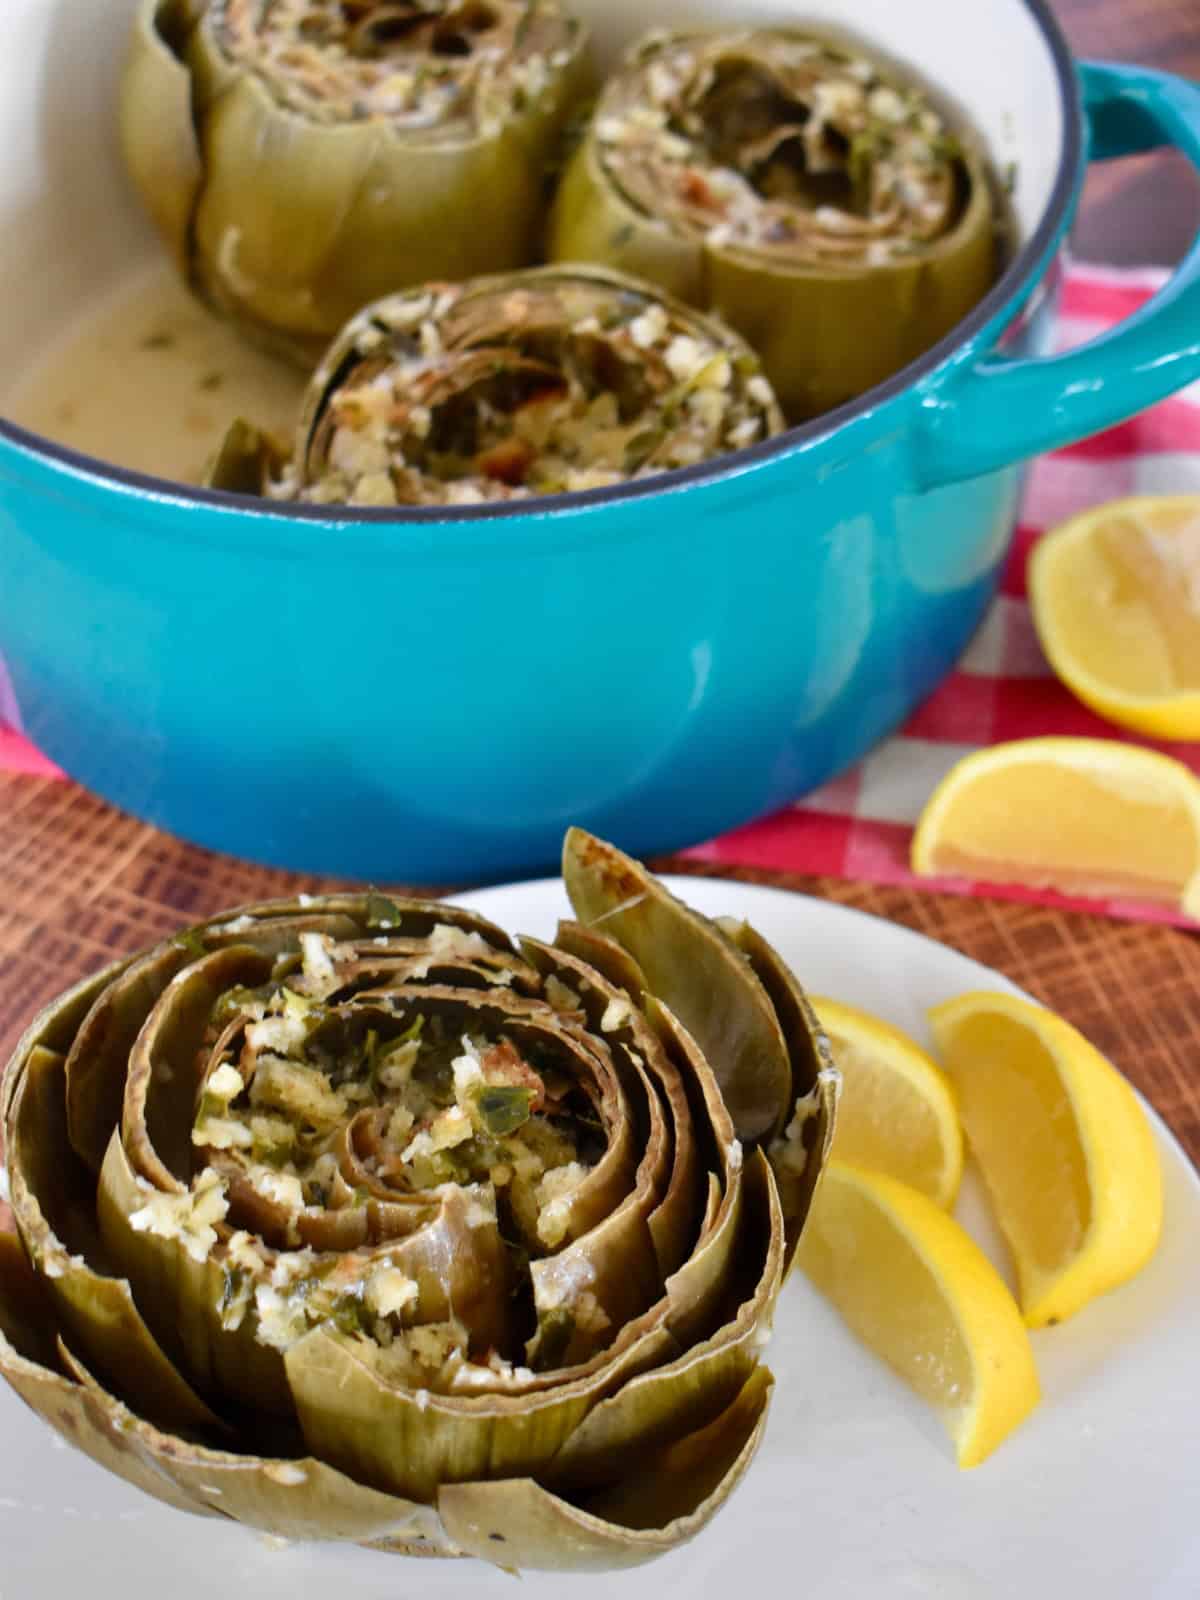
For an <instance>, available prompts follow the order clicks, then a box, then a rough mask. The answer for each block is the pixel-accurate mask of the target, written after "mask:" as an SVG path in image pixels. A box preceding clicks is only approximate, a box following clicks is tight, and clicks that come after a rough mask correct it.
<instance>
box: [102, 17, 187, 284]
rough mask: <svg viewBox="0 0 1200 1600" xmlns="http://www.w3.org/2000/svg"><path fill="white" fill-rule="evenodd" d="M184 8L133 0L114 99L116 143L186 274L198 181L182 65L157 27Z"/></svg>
mask: <svg viewBox="0 0 1200 1600" xmlns="http://www.w3.org/2000/svg"><path fill="white" fill-rule="evenodd" d="M186 10H187V7H186V6H184V7H182V8H181V6H180V5H179V4H177V3H175V0H140V3H139V5H138V9H137V14H136V16H135V18H134V25H133V33H132V35H131V37H130V41H129V55H128V58H127V60H126V64H125V73H124V78H123V80H122V83H121V92H120V99H119V106H118V109H119V120H118V126H119V130H120V138H121V149H122V152H123V154H124V157H125V163H126V166H127V167H128V169H129V173H130V176H131V177H132V179H133V181H134V183H135V185H136V186H137V188H138V191H139V192H140V193H141V195H142V196H143V198H144V200H145V202H146V205H147V207H148V209H149V211H150V215H151V218H152V219H153V221H154V224H155V226H156V227H157V228H158V230H159V232H160V233H161V235H162V238H163V242H164V243H165V244H166V246H167V248H168V250H169V251H170V252H171V255H172V256H173V257H174V260H175V265H176V266H177V267H178V269H179V271H180V272H181V273H182V274H183V276H184V277H185V278H189V277H190V273H191V222H192V210H193V207H194V206H195V203H196V197H197V195H198V194H199V192H200V187H201V184H202V183H203V180H204V173H203V170H202V168H201V164H200V150H199V147H198V145H197V142H196V129H195V124H194V123H193V120H192V86H191V80H190V78H189V75H188V70H187V68H186V67H185V66H184V64H183V62H182V61H180V59H179V57H178V56H177V55H176V54H175V52H174V51H173V50H172V49H171V47H170V45H169V43H168V42H167V39H166V38H165V37H164V29H166V30H167V31H170V30H171V23H172V20H173V14H176V13H181V11H182V12H186Z"/></svg>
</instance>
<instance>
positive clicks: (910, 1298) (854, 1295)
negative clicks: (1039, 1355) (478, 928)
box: [799, 1161, 1040, 1467]
mask: <svg viewBox="0 0 1200 1600" xmlns="http://www.w3.org/2000/svg"><path fill="white" fill-rule="evenodd" d="M799 1259H800V1261H801V1263H802V1265H803V1267H804V1269H805V1271H806V1272H807V1273H808V1276H809V1277H810V1278H811V1280H812V1281H813V1283H815V1284H816V1286H817V1288H818V1289H820V1290H821V1291H822V1293H823V1294H825V1295H826V1296H828V1298H829V1299H830V1300H831V1301H832V1302H833V1304H834V1306H836V1308H837V1309H838V1311H839V1312H840V1313H841V1315H842V1316H843V1317H844V1318H845V1320H846V1322H847V1323H848V1324H849V1325H850V1327H851V1329H852V1330H853V1331H854V1332H855V1333H856V1334H857V1335H858V1337H859V1338H860V1339H862V1340H863V1342H864V1343H865V1344H866V1345H868V1346H869V1347H870V1348H871V1350H873V1351H874V1352H875V1354H876V1355H878V1356H881V1357H882V1358H883V1360H884V1361H886V1362H887V1363H888V1365H889V1366H890V1367H892V1368H893V1369H894V1370H895V1371H896V1372H898V1373H899V1374H900V1376H901V1377H902V1378H904V1379H906V1380H907V1382H908V1383H909V1384H911V1386H912V1387H913V1388H914V1389H915V1390H916V1391H917V1393H918V1394H919V1395H920V1396H921V1398H922V1399H924V1400H926V1401H928V1402H929V1404H930V1405H932V1406H934V1407H935V1408H936V1409H937V1410H938V1411H939V1412H940V1413H941V1416H942V1420H943V1422H944V1423H945V1425H946V1431H947V1432H948V1433H949V1435H950V1437H951V1439H953V1441H954V1446H955V1452H956V1454H957V1457H958V1464H959V1466H960V1467H974V1466H977V1465H978V1464H979V1463H980V1462H981V1461H983V1460H984V1459H985V1457H987V1456H989V1455H990V1454H991V1453H992V1451H993V1450H994V1449H995V1448H996V1446H997V1445H998V1444H1000V1443H1001V1442H1002V1441H1003V1440H1004V1439H1006V1438H1007V1437H1008V1435H1009V1434H1010V1433H1011V1432H1012V1431H1013V1429H1014V1428H1015V1427H1017V1425H1018V1424H1019V1423H1021V1422H1023V1421H1024V1419H1025V1418H1026V1417H1027V1416H1028V1415H1029V1413H1030V1412H1031V1411H1032V1410H1033V1408H1034V1406H1035V1405H1036V1404H1037V1402H1038V1399H1039V1393H1040V1391H1039V1388H1038V1377H1037V1368H1036V1367H1035V1366H1034V1360H1033V1351H1032V1349H1031V1348H1030V1344H1029V1334H1028V1332H1027V1331H1026V1328H1025V1324H1024V1323H1023V1322H1022V1321H1021V1313H1020V1312H1019V1311H1018V1310H1017V1304H1016V1301H1015V1300H1014V1299H1013V1297H1012V1295H1011V1294H1010V1293H1009V1291H1008V1288H1007V1286H1006V1284H1005V1283H1004V1280H1003V1279H1002V1278H1001V1277H1000V1274H999V1273H998V1272H997V1271H996V1269H995V1267H993V1266H992V1264H991V1262H990V1261H989V1260H988V1258H987V1257H986V1256H985V1255H984V1253H983V1251H982V1250H980V1248H979V1246H978V1245H977V1244H976V1243H975V1241H974V1240H973V1239H972V1238H971V1236H970V1235H969V1234H968V1233H966V1232H965V1231H964V1230H963V1229H962V1228H960V1227H959V1225H958V1223H957V1222H955V1221H954V1219H953V1218H952V1217H949V1216H947V1215H946V1213H945V1212H944V1211H943V1210H942V1209H941V1207H940V1206H937V1205H935V1204H934V1202H933V1201H932V1200H930V1199H929V1198H928V1197H927V1196H926V1195H923V1194H919V1193H918V1192H917V1190H916V1189H911V1188H909V1186H908V1185H907V1184H904V1183H899V1182H898V1181H897V1180H896V1179H895V1178H889V1177H886V1176H884V1175H883V1174H882V1173H871V1172H864V1171H862V1170H861V1169H860V1168H858V1167H850V1166H847V1165H846V1164H845V1163H844V1162H841V1161H832V1162H830V1164H829V1166H828V1167H827V1168H826V1169H825V1172H824V1174H823V1175H822V1178H821V1184H820V1187H819V1189H818V1190H817V1195H816V1201H815V1203H814V1205H813V1209H812V1211H811V1212H810V1214H809V1218H808V1221H807V1223H806V1224H805V1229H804V1235H803V1238H802V1239H801V1242H800V1251H799Z"/></svg>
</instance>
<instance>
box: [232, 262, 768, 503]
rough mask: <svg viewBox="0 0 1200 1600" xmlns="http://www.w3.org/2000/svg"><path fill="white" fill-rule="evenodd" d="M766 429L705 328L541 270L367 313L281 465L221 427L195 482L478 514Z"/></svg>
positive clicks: (730, 358) (752, 390) (617, 280)
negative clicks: (486, 507)
mask: <svg viewBox="0 0 1200 1600" xmlns="http://www.w3.org/2000/svg"><path fill="white" fill-rule="evenodd" d="M782 426H783V419H782V417H781V415H780V413H779V409H778V407H777V405H776V404H775V399H774V396H773V395H772V393H771V388H770V385H769V384H768V383H767V381H766V379H765V378H764V377H763V376H762V373H761V371H760V368H759V363H758V359H757V357H756V356H755V355H754V354H753V352H752V351H751V350H750V349H749V348H748V347H747V346H746V345H745V344H743V342H742V341H741V340H740V339H739V338H738V337H737V335H736V334H733V333H731V332H730V331H729V330H728V329H726V328H724V327H722V326H721V325H720V324H719V323H718V322H717V321H715V319H713V318H711V317H705V316H702V315H700V314H699V313H697V312H695V311H693V310H691V309H690V308H689V307H687V306H683V305H680V304H679V303H678V302H676V301H674V300H671V299H668V298H665V297H662V296H659V295H657V294H656V293H654V292H653V291H651V290H649V289H648V288H647V287H646V286H645V285H644V284H640V283H638V282H636V281H635V280H633V279H630V278H626V277H623V276H620V275H618V274H614V273H611V272H605V271H602V270H600V269H589V268H586V267H583V268H556V267H543V268H535V269H532V270H530V271H527V272H521V273H511V274H505V275H501V276H496V277H491V278H482V279H477V280H476V281H475V282H473V283H466V284H450V285H447V284H433V285H427V286H425V287H424V288H421V289H418V290H412V291H410V292H408V293H405V294H398V295H392V296H390V297H389V298H387V299H384V300H381V301H379V302H378V303H377V304H375V305H372V306H368V307H367V308H366V309H365V310H364V311H362V312H361V313H360V314H359V315H358V316H357V317H356V318H354V320H353V321H352V322H351V323H350V324H349V326H348V327H347V328H346V329H345V330H344V331H343V333H342V334H341V335H340V337H339V338H338V339H336V340H335V341H334V343H333V345H332V347H331V349H330V350H329V351H328V353H327V354H326V356H325V357H324V359H323V361H322V363H321V365H320V367H319V368H318V370H317V372H316V374H315V375H314V377H313V379H312V381H311V383H310V385H309V388H308V392H307V399H306V402H305V405H304V407H303V412H302V416H301V421H300V426H299V430H298V435H297V440H296V446H295V452H294V456H293V459H292V461H291V463H290V465H288V466H286V467H284V468H283V469H282V470H281V469H280V463H279V458H278V455H277V454H275V453H273V452H272V449H271V446H270V443H269V441H267V440H265V439H263V437H262V436H261V435H259V434H258V433H257V432H256V431H255V430H254V429H253V428H252V427H250V426H249V425H248V424H246V423H243V422H238V423H235V424H234V426H233V428H232V429H231V430H230V434H229V436H228V438H227V439H226V442H225V446H224V448H223V449H222V451H221V452H220V454H219V456H218V458H217V461H216V463H215V465H214V466H213V468H212V470H211V472H210V474H209V481H210V482H211V483H212V484H213V485H214V486H215V487H217V488H223V489H230V490H237V491H241V492H266V493H269V494H272V495H273V496H274V497H275V498H279V499H295V500H301V501H309V502H315V503H346V504H350V505H374V506H394V505H415V506H443V505H445V506H466V505H479V504H484V503H497V502H501V501H506V500H514V499H522V498H525V497H527V496H529V495H541V494H554V493H558V492H563V491H573V490H582V489H594V488H600V487H607V486H609V485H612V484H617V483H623V482H625V481H627V480H629V479H632V478H641V477H645V476H647V475H648V474H650V473H657V472H666V471H668V470H670V469H671V468H676V467H686V466H692V465H694V464H695V463H696V462H698V461H704V460H707V459H709V458H710V457H712V456H715V455H719V454H721V453H723V452H725V451H728V450H735V449H739V448H742V447H745V446H747V445H750V444H753V443H755V442H756V441H758V440H761V439H764V438H766V437H768V436H769V435H770V434H773V433H775V432H777V431H778V430H779V429H780V428H781V427H782Z"/></svg>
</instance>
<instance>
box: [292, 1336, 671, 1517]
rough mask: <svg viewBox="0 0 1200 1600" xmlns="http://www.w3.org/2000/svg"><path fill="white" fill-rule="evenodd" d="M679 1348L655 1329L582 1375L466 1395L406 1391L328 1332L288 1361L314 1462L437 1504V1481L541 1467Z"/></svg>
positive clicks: (370, 1358)
mask: <svg viewBox="0 0 1200 1600" xmlns="http://www.w3.org/2000/svg"><path fill="white" fill-rule="evenodd" d="M676 1350H677V1346H676V1345H675V1343H674V1341H673V1340H672V1339H671V1337H670V1335H669V1334H668V1333H667V1332H666V1331H665V1330H664V1329H663V1328H662V1327H661V1326H660V1325H653V1324H651V1325H648V1326H647V1327H646V1330H645V1332H644V1333H643V1334H642V1336H641V1337H639V1338H635V1339H631V1340H629V1341H628V1342H627V1343H626V1344H625V1346H624V1348H623V1349H622V1350H621V1351H620V1352H619V1353H618V1352H617V1351H615V1350H614V1351H613V1352H610V1355H609V1359H608V1360H606V1361H604V1362H603V1363H601V1364H599V1365H598V1366H597V1367H596V1368H594V1369H593V1370H591V1371H588V1372H585V1373H584V1374H583V1375H581V1376H578V1377H572V1375H571V1374H570V1373H569V1372H567V1373H558V1374H556V1375H555V1376H556V1379H557V1380H558V1381H555V1382H553V1383H546V1384H545V1385H544V1386H542V1387H540V1388H539V1387H534V1386H533V1385H526V1386H523V1387H522V1388H521V1389H519V1390H516V1391H514V1392H512V1393H505V1392H504V1391H503V1389H501V1388H500V1387H499V1384H500V1381H501V1380H500V1379H499V1378H498V1377H497V1378H496V1383H497V1390H496V1392H494V1393H480V1394H470V1393H468V1392H464V1393H463V1394H462V1395H459V1394H457V1393H456V1394H449V1395H445V1394H438V1393H435V1392H433V1391H432V1390H425V1389H418V1390H413V1389H409V1388H406V1387H404V1386H403V1384H402V1382H400V1381H393V1380H391V1379H389V1376H388V1367H387V1363H388V1357H387V1354H386V1352H383V1351H381V1350H380V1349H379V1348H378V1347H377V1346H375V1345H373V1344H370V1343H367V1342H365V1341H361V1340H355V1339H352V1338H350V1337H348V1336H347V1335H345V1334H341V1333H337V1332H333V1331H330V1330H329V1329H327V1328H317V1329H314V1331H313V1332H312V1333H310V1334H308V1335H306V1336H305V1337H304V1338H303V1339H301V1340H300V1341H299V1342H298V1343H296V1344H294V1345H293V1346H292V1347H291V1349H290V1350H288V1351H287V1353H286V1355H285V1357H284V1360H285V1362H286V1365H287V1376H288V1382H289V1383H290V1385H291V1390H292V1393H293V1395H294V1396H295V1402H296V1410H297V1413H298V1415H299V1417H300V1425H301V1427H302V1429H303V1431H304V1437H305V1440H306V1442H307V1444H308V1448H309V1450H310V1451H311V1452H312V1453H313V1455H314V1456H317V1457H319V1458H320V1459H321V1460H322V1461H328V1462H330V1463H332V1464H333V1465H334V1466H337V1465H339V1463H340V1464H342V1465H343V1466H344V1469H345V1470H346V1471H347V1472H353V1474H354V1476H355V1478H357V1479H361V1480H362V1481H364V1482H368V1483H372V1484H374V1485H375V1486H376V1487H377V1488H379V1489H381V1490H383V1491H385V1492H386V1493H389V1494H399V1495H404V1496H410V1497H411V1498H412V1499H414V1500H418V1501H422V1502H429V1503H432V1502H433V1500H434V1497H435V1495H436V1493H437V1490H438V1487H439V1485H441V1484H445V1483H450V1482H457V1481H460V1480H469V1479H472V1478H475V1477H480V1476H503V1475H505V1474H508V1473H520V1472H527V1471H533V1470H536V1468H537V1467H538V1466H539V1465H540V1464H541V1463H542V1462H544V1461H546V1460H548V1459H549V1458H550V1457H551V1456H553V1455H554V1454H555V1453H556V1452H557V1451H558V1450H559V1448H560V1447H561V1446H562V1445H563V1443H565V1441H566V1440H567V1439H568V1438H569V1437H570V1435H571V1433H572V1432H573V1431H574V1429H575V1428H576V1427H578V1425H579V1423H580V1422H581V1421H582V1420H583V1418H584V1417H585V1416H586V1415H587V1413H588V1412H589V1411H590V1410H591V1409H592V1407H593V1406H594V1405H595V1404H596V1403H597V1401H598V1400H600V1399H602V1398H603V1397H604V1395H605V1394H606V1393H608V1392H610V1391H611V1390H612V1389H613V1388H616V1387H617V1386H618V1385H619V1384H620V1383H622V1382H624V1381H625V1379H626V1378H627V1377H629V1376H631V1375H632V1374H634V1373H636V1372H640V1371H642V1370H643V1369H644V1368H645V1367H646V1366H647V1365H648V1364H651V1363H652V1362H654V1361H655V1360H661V1359H663V1358H664V1355H665V1356H666V1357H667V1358H668V1359H669V1356H670V1355H671V1354H674V1353H675V1352H676ZM487 1376H488V1377H489V1378H493V1377H496V1375H494V1374H492V1373H491V1372H490V1370H489V1371H488V1374H487ZM456 1542H457V1541H456Z"/></svg>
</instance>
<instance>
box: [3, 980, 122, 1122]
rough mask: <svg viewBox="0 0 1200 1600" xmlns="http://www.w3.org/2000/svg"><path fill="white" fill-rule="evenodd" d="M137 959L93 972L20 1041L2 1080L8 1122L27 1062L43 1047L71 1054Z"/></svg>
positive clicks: (42, 1013) (35, 1021)
mask: <svg viewBox="0 0 1200 1600" xmlns="http://www.w3.org/2000/svg"><path fill="white" fill-rule="evenodd" d="M135 959H136V958H135V957H132V956H129V957H126V958H125V959H124V960H122V961H114V962H113V964H112V965H111V966H109V967H105V968H104V970H103V971H102V972H97V973H93V974H92V976H91V977H89V978H82V979H81V980H80V981H79V982H78V983H76V984H73V985H72V986H71V988H69V989H68V990H67V991H66V992H65V993H64V994H61V995H59V996H58V998H57V999H56V1000H52V1001H51V1002H50V1004H49V1005H48V1006H46V1007H45V1008H44V1010H42V1011H40V1012H39V1013H38V1015H37V1016H36V1017H35V1018H34V1019H33V1021H32V1022H31V1023H30V1024H29V1026H28V1027H27V1028H26V1029H25V1032H24V1033H23V1034H22V1035H21V1037H20V1038H19V1039H18V1040H17V1043H16V1046H15V1048H14V1050H13V1053H12V1056H11V1057H10V1059H9V1065H8V1067H7V1069H6V1070H5V1072H4V1074H3V1077H2V1078H0V1111H2V1112H3V1116H4V1119H5V1122H6V1123H7V1119H8V1116H9V1113H10V1110H11V1107H12V1103H13V1100H14V1099H15V1097H16V1093H17V1090H18V1089H19V1088H20V1086H21V1078H22V1075H23V1074H24V1071H25V1063H26V1061H27V1060H28V1059H29V1056H30V1055H31V1053H32V1052H33V1051H34V1050H36V1049H38V1048H39V1047H42V1048H44V1049H46V1050H55V1051H58V1053H59V1054H60V1055H64V1056H65V1055H67V1054H68V1053H69V1051H70V1049H71V1044H72V1041H73V1040H74V1038H75V1035H76V1034H77V1033H78V1031H79V1029H80V1026H81V1025H82V1023H83V1020H84V1018H85V1017H86V1016H87V1014H88V1012H89V1011H90V1010H91V1009H92V1006H93V1005H94V1004H95V1003H96V998H97V996H98V995H100V994H103V992H104V989H105V987H106V986H107V985H108V984H110V983H113V982H114V981H115V980H116V979H118V978H119V977H120V976H121V974H122V973H123V972H124V971H125V970H126V969H127V968H128V967H129V966H130V965H131V963H132V962H133V961H134V960H135Z"/></svg>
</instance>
